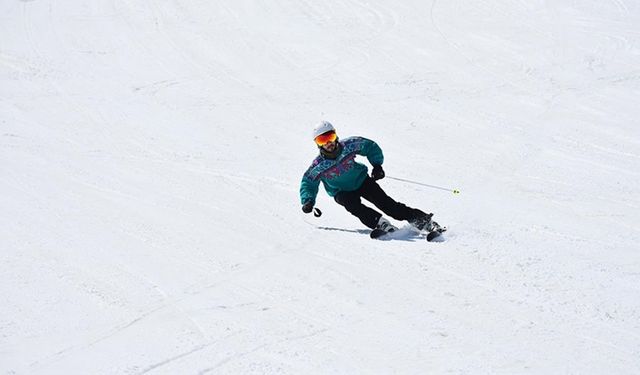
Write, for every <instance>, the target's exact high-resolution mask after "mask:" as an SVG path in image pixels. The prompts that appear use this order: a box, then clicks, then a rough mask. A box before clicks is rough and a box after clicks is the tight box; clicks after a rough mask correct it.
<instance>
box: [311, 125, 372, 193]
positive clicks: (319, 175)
mask: <svg viewBox="0 0 640 375" xmlns="http://www.w3.org/2000/svg"><path fill="white" fill-rule="evenodd" d="M339 143H340V149H341V151H340V153H339V154H338V156H337V157H336V158H335V159H330V158H327V157H325V156H323V155H322V154H320V155H319V156H318V157H316V158H315V160H314V161H313V163H311V166H310V167H309V168H308V169H307V171H306V172H305V173H304V175H303V176H302V182H301V183H300V201H301V203H302V204H305V203H307V202H311V203H313V204H314V205H315V203H316V196H317V195H318V188H319V186H320V182H322V185H323V186H324V189H325V190H326V192H327V194H329V196H331V197H335V196H336V194H338V193H339V192H341V191H354V190H358V189H359V188H360V186H362V183H363V182H364V179H365V178H366V177H367V175H368V169H367V166H366V165H364V164H361V163H358V162H356V161H355V159H356V155H362V156H366V157H367V159H368V160H369V163H371V165H374V166H375V165H382V162H383V161H384V156H383V155H382V149H381V148H380V146H378V144H376V143H375V142H374V141H372V140H370V139H366V138H363V137H349V138H346V139H344V140H340V141H339Z"/></svg>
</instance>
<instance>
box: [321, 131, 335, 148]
mask: <svg viewBox="0 0 640 375" xmlns="http://www.w3.org/2000/svg"><path fill="white" fill-rule="evenodd" d="M336 139H338V135H337V134H336V132H334V131H333V130H332V131H328V132H326V133H322V134H320V135H319V136H317V137H316V138H315V141H316V144H317V145H318V146H324V145H326V144H327V143H331V142H335V141H336Z"/></svg>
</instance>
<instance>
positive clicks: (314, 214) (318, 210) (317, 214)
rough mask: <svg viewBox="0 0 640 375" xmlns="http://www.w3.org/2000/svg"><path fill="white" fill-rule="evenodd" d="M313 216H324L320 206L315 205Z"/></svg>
mask: <svg viewBox="0 0 640 375" xmlns="http://www.w3.org/2000/svg"><path fill="white" fill-rule="evenodd" d="M313 216H315V217H320V216H322V211H320V209H319V208H318V207H314V209H313Z"/></svg>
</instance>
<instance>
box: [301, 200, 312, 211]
mask: <svg viewBox="0 0 640 375" xmlns="http://www.w3.org/2000/svg"><path fill="white" fill-rule="evenodd" d="M312 210H313V203H312V202H306V203H305V204H303V205H302V212H304V213H305V214H308V213H311V211H312Z"/></svg>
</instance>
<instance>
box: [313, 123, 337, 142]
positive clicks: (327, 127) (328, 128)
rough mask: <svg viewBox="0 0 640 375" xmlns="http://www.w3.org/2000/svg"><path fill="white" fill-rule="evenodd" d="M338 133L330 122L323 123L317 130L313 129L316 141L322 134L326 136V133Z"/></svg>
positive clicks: (317, 126)
mask: <svg viewBox="0 0 640 375" xmlns="http://www.w3.org/2000/svg"><path fill="white" fill-rule="evenodd" d="M330 131H336V129H335V128H334V127H333V125H331V123H330V122H329V121H324V120H323V121H321V122H320V123H319V124H318V125H316V127H315V128H313V139H316V137H317V136H319V135H320V134H324V133H326V132H330Z"/></svg>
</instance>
